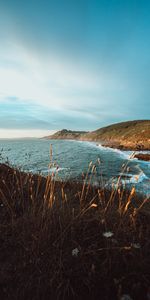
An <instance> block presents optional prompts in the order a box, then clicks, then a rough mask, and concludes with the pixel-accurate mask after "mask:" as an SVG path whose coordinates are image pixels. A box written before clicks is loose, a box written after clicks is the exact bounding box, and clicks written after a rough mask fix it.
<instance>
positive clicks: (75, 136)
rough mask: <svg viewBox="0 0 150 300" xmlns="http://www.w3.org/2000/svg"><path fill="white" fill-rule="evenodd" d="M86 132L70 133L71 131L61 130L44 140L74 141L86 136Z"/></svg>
mask: <svg viewBox="0 0 150 300" xmlns="http://www.w3.org/2000/svg"><path fill="white" fill-rule="evenodd" d="M87 133H88V132H87V131H72V130H67V129H62V130H60V131H57V132H56V133H54V134H52V135H49V136H47V137H46V138H48V139H53V140H54V139H56V140H57V139H58V140H63V139H67V140H71V139H73V140H75V139H80V138H81V137H82V136H84V135H85V134H87Z"/></svg>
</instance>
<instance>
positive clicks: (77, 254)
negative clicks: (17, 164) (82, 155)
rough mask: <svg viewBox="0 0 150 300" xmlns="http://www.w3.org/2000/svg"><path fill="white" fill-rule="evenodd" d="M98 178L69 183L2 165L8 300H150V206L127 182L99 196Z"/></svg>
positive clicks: (0, 226) (1, 231) (1, 256)
mask: <svg viewBox="0 0 150 300" xmlns="http://www.w3.org/2000/svg"><path fill="white" fill-rule="evenodd" d="M89 171H91V172H90V173H89ZM94 172H95V166H93V165H92V164H90V165H89V169H88V171H87V174H86V176H85V178H84V181H83V183H78V182H71V181H68V182H61V181H58V180H57V177H56V175H54V174H52V175H51V176H50V175H48V176H47V177H42V176H41V175H33V174H29V173H23V172H21V171H19V170H16V169H13V168H11V167H9V166H8V165H4V164H1V165H0V245H1V247H0V266H1V268H0V299H2V300H3V299H4V300H5V299H8V300H9V299H11V300H14V299H17V300H25V299H28V300H30V299H33V300H42V299H43V300H45V299H65V300H66V299H94V300H96V299H102V300H105V299H109V300H113V299H118V300H125V299H132V300H134V299H135V300H146V299H147V300H148V299H150V298H149V297H150V210H149V209H150V201H149V200H150V199H149V198H146V197H144V196H143V197H142V196H140V195H137V194H136V190H135V187H134V186H133V187H132V189H131V190H130V191H128V190H126V189H124V188H123V187H121V186H120V178H119V179H118V183H117V186H113V185H112V188H111V190H110V191H108V190H106V189H104V188H102V187H99V188H95V187H93V186H92V185H91V176H94ZM89 174H90V175H89ZM91 174H93V175H91ZM125 295H126V298H125ZM127 295H128V297H130V298H127Z"/></svg>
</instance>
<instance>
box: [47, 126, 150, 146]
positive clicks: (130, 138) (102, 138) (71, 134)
mask: <svg viewBox="0 0 150 300" xmlns="http://www.w3.org/2000/svg"><path fill="white" fill-rule="evenodd" d="M47 138H49V139H75V140H82V141H95V142H101V143H102V144H103V145H104V146H108V147H112V148H120V149H129V150H130V149H131V150H150V120H136V121H128V122H122V123H117V124H113V125H109V126H107V127H103V128H100V129H97V130H95V131H91V132H84V131H71V130H66V129H63V130H61V131H58V132H56V133H55V134H53V135H51V136H48V137H47Z"/></svg>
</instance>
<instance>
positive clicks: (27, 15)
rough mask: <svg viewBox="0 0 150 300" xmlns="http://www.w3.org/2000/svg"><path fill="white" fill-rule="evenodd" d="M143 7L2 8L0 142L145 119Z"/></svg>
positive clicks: (104, 1) (147, 5) (99, 1)
mask: <svg viewBox="0 0 150 300" xmlns="http://www.w3.org/2000/svg"><path fill="white" fill-rule="evenodd" d="M149 98H150V1H149V0H142V1H141V0H22V1H20V0H13V1H12V0H7V1H6V0H0V138H4V137H6V138H7V137H24V136H43V135H47V134H50V133H52V132H54V131H56V130H60V129H63V128H67V129H72V130H95V129H97V128H100V127H103V126H106V125H109V124H112V123H117V122H122V121H127V120H135V119H150V105H149V103H150V100H149Z"/></svg>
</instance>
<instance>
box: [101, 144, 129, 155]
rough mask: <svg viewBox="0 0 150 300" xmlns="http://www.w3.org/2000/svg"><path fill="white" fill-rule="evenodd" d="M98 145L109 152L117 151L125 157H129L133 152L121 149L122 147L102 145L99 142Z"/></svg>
mask: <svg viewBox="0 0 150 300" xmlns="http://www.w3.org/2000/svg"><path fill="white" fill-rule="evenodd" d="M97 146H98V147H99V148H101V149H102V150H105V151H109V152H115V153H117V154H119V155H120V156H121V157H124V158H126V159H129V158H130V155H131V154H132V153H133V152H132V151H121V150H120V149H117V148H110V147H105V146H102V145H101V144H97Z"/></svg>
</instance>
